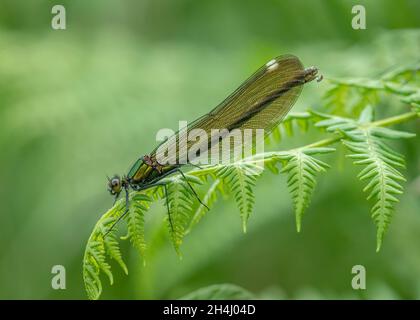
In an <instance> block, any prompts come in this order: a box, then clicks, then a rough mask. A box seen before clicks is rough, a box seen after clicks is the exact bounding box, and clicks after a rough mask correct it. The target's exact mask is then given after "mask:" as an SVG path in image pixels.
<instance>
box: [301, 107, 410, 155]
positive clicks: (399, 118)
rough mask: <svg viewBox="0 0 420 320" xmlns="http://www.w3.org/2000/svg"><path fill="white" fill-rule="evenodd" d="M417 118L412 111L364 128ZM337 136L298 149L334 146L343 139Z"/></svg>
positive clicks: (371, 123) (384, 125) (368, 124)
mask: <svg viewBox="0 0 420 320" xmlns="http://www.w3.org/2000/svg"><path fill="white" fill-rule="evenodd" d="M417 117H418V114H417V112H414V111H413V112H406V113H403V114H400V115H398V116H394V117H389V118H385V119H382V120H378V121H374V122H369V123H367V124H366V125H365V126H366V127H386V126H390V125H394V124H398V123H402V122H406V121H408V120H411V119H414V118H417ZM337 134H338V136H336V137H334V138H326V139H322V140H319V141H317V142H314V143H311V144H307V145H305V146H303V147H300V148H299V149H309V148H319V147H325V146H328V145H331V144H334V143H336V142H338V141H340V140H341V139H342V138H344V135H343V134H341V133H337Z"/></svg>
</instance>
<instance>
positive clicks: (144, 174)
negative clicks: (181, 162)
mask: <svg viewBox="0 0 420 320" xmlns="http://www.w3.org/2000/svg"><path fill="white" fill-rule="evenodd" d="M146 157H147V156H146ZM177 167H178V166H177V165H167V166H162V165H159V164H157V163H156V164H155V165H151V164H150V163H147V161H145V158H140V159H138V160H137V161H136V162H135V163H134V165H133V166H132V167H131V169H130V171H129V172H128V174H127V176H126V179H127V183H128V184H129V185H130V186H131V187H133V188H134V189H135V188H136V185H138V186H144V185H148V184H149V183H152V182H154V181H156V180H157V179H158V178H160V177H162V175H164V174H165V173H167V172H170V171H172V170H174V169H175V168H177Z"/></svg>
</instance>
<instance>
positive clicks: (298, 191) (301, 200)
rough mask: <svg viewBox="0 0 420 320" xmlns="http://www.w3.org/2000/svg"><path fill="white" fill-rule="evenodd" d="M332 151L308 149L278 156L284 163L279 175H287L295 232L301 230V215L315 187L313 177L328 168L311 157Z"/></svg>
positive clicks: (331, 149)
mask: <svg viewBox="0 0 420 320" xmlns="http://www.w3.org/2000/svg"><path fill="white" fill-rule="evenodd" d="M333 151H335V149H333V148H308V149H296V150H291V151H288V152H282V153H279V155H278V158H279V159H280V160H282V161H284V162H285V163H286V164H285V165H284V166H283V169H282V170H281V173H285V174H287V185H288V188H289V192H290V194H291V195H292V199H293V204H294V208H295V216H296V229H297V232H300V230H301V225H302V216H303V213H304V211H305V209H306V208H307V207H308V206H309V203H310V201H311V197H312V194H313V191H314V189H315V186H316V179H315V177H316V175H317V174H318V173H320V172H324V171H325V169H326V168H328V167H329V166H328V164H326V163H325V162H322V161H321V160H318V159H316V158H314V157H312V155H313V154H323V153H329V152H333Z"/></svg>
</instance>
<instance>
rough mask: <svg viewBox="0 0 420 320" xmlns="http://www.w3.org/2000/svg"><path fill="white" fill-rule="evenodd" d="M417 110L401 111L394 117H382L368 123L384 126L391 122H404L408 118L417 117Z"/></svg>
mask: <svg viewBox="0 0 420 320" xmlns="http://www.w3.org/2000/svg"><path fill="white" fill-rule="evenodd" d="M417 117H418V115H417V112H414V111H413V112H407V113H403V114H400V115H398V116H395V117H389V118H386V119H382V120H378V121H374V122H371V123H370V126H372V127H385V126H389V125H392V124H397V123H402V122H406V121H408V120H411V119H414V118H417Z"/></svg>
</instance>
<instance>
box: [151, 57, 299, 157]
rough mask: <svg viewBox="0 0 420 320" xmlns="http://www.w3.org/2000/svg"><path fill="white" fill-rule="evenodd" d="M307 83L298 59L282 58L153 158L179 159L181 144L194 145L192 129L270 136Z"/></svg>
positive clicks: (162, 148) (192, 125)
mask: <svg viewBox="0 0 420 320" xmlns="http://www.w3.org/2000/svg"><path fill="white" fill-rule="evenodd" d="M304 83H305V70H304V68H303V66H302V64H301V62H300V61H299V59H298V58H297V57H295V56H293V55H284V56H279V57H277V58H275V59H273V60H271V61H269V62H268V63H266V64H265V65H264V66H262V67H261V68H260V69H258V70H257V71H256V72H255V73H254V74H253V75H252V76H251V77H250V78H248V79H247V80H246V81H245V82H244V83H243V84H242V85H241V86H240V87H239V88H238V89H236V90H235V91H234V92H233V93H232V94H231V95H230V96H228V97H227V98H226V99H225V100H224V101H223V102H222V103H221V104H219V105H218V106H217V107H216V108H214V109H213V110H212V111H211V112H209V113H208V114H206V115H204V116H202V117H200V118H199V119H197V120H196V121H194V122H192V123H190V124H189V125H188V126H187V127H186V128H184V129H181V130H180V131H178V132H177V133H176V134H175V135H174V136H173V137H171V138H169V139H168V140H167V141H165V142H163V143H162V144H161V145H159V146H158V147H157V148H156V149H155V150H154V151H153V152H152V153H151V156H152V157H156V158H157V159H159V158H160V156H162V154H161V153H162V152H163V151H162V150H169V152H172V153H175V152H176V154H177V157H178V158H179V157H180V156H182V154H183V152H185V151H184V150H185V148H182V149H179V141H187V145H186V148H187V149H189V147H190V146H191V145H192V144H194V141H188V139H187V137H188V134H189V132H190V131H191V130H192V129H202V130H204V131H205V132H206V133H207V134H208V136H210V135H211V130H212V129H228V130H233V129H239V130H244V129H264V130H265V134H266V135H267V134H269V133H270V132H271V130H272V129H273V128H274V127H276V126H277V125H278V123H279V122H280V121H281V120H282V119H283V118H284V116H285V115H286V114H287V113H288V112H289V110H290V109H291V108H292V106H293V105H294V103H295V102H296V100H297V98H298V97H299V94H300V92H301V90H302V85H303V84H304ZM208 148H210V143H209V145H208ZM189 160H191V159H189Z"/></svg>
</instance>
